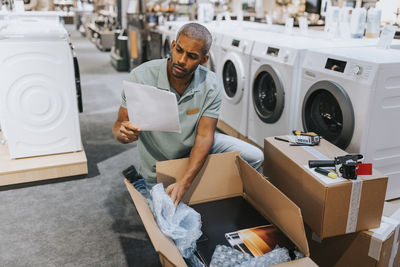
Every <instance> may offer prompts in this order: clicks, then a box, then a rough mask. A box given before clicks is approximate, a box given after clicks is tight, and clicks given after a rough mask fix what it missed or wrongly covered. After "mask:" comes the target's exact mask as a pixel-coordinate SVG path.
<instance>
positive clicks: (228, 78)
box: [222, 53, 246, 104]
mask: <svg viewBox="0 0 400 267" xmlns="http://www.w3.org/2000/svg"><path fill="white" fill-rule="evenodd" d="M222 62H224V64H223V65H222V82H223V84H224V90H225V98H226V99H227V100H228V101H229V102H230V103H232V104H237V103H238V102H239V101H240V99H242V96H243V91H244V85H245V78H246V77H245V74H244V67H243V63H242V61H241V60H240V58H239V56H238V55H237V54H234V53H228V55H226V57H225V59H224V60H223V61H222Z"/></svg>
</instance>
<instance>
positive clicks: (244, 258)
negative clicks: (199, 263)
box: [210, 245, 302, 267]
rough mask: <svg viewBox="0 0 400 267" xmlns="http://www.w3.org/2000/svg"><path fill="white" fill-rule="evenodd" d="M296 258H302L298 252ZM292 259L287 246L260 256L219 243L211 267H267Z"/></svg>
mask: <svg viewBox="0 0 400 267" xmlns="http://www.w3.org/2000/svg"><path fill="white" fill-rule="evenodd" d="M295 254H296V259H298V258H301V256H302V254H301V253H300V252H298V254H297V253H296V252H295ZM288 261H291V259H290V256H289V251H288V249H287V248H280V247H276V248H275V249H274V250H272V251H271V252H269V253H266V254H264V255H262V256H259V257H256V258H254V257H252V256H251V255H249V254H247V253H243V252H241V251H238V250H236V249H234V248H231V247H228V246H224V245H218V246H217V247H216V249H215V251H214V254H213V256H212V259H211V263H210V267H250V266H251V267H253V266H254V267H267V266H272V265H276V264H280V263H284V262H288Z"/></svg>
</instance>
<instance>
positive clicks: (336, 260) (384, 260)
mask: <svg viewBox="0 0 400 267" xmlns="http://www.w3.org/2000/svg"><path fill="white" fill-rule="evenodd" d="M383 214H384V216H383V217H382V223H381V225H380V227H379V228H377V229H372V230H367V231H362V232H358V233H353V234H348V235H342V236H336V237H330V238H327V239H324V240H322V241H321V242H320V241H318V240H316V239H315V238H313V235H312V233H311V231H310V230H307V239H308V243H309V245H310V252H311V258H312V259H313V260H314V261H315V262H316V263H317V264H318V265H320V266H335V267H339V266H363V267H386V266H389V267H392V266H399V265H400V253H399V244H398V240H399V226H400V209H398V208H397V207H393V204H390V203H385V207H384V210H383Z"/></svg>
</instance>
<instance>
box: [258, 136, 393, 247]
mask: <svg viewBox="0 0 400 267" xmlns="http://www.w3.org/2000/svg"><path fill="white" fill-rule="evenodd" d="M282 138H285V139H288V138H289V137H288V136H283V137H282ZM346 154H347V153H346V152H345V151H343V150H341V149H340V148H338V147H336V146H334V145H332V144H331V143H329V142H328V141H326V140H324V139H323V140H321V143H320V145H318V146H313V147H310V146H290V145H289V143H286V142H282V141H279V140H276V139H274V138H273V137H270V138H266V139H265V142H264V174H265V175H266V176H267V177H269V179H270V181H271V182H272V184H274V185H275V186H276V187H277V188H278V189H279V190H281V191H282V192H283V193H284V194H285V195H286V196H288V197H289V198H290V199H291V200H292V201H293V202H294V203H296V205H298V206H299V207H300V209H301V212H302V214H303V217H304V222H305V223H306V224H307V225H308V226H309V227H310V228H311V229H312V231H314V232H315V233H316V234H317V235H318V236H319V237H320V238H321V239H323V238H326V237H331V236H337V235H343V234H346V233H353V232H357V231H361V230H367V229H372V228H376V227H378V226H379V224H380V221H381V216H382V210H383V203H384V201H385V194H386V186H387V180H388V178H387V177H385V176H383V175H382V174H381V173H380V172H378V171H377V170H375V169H374V170H373V174H372V175H367V176H358V179H357V180H347V179H342V178H337V179H331V178H328V177H326V176H323V175H320V174H317V173H316V172H314V171H313V170H310V169H309V168H308V161H309V160H317V159H333V158H334V157H336V156H342V155H346Z"/></svg>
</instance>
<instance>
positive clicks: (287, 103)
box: [247, 36, 304, 147]
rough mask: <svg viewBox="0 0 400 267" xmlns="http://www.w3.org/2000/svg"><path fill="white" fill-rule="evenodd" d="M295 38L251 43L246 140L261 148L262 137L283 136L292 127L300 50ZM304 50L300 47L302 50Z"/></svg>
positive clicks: (300, 56)
mask: <svg viewBox="0 0 400 267" xmlns="http://www.w3.org/2000/svg"><path fill="white" fill-rule="evenodd" d="M295 39H298V38H294V37H291V38H288V37H287V36H286V37H285V36H281V37H280V39H279V38H276V39H275V40H270V41H265V40H257V41H255V43H254V47H253V50H252V53H251V54H252V58H251V67H250V75H249V79H250V84H249V104H248V132H247V134H248V138H249V139H250V140H252V141H253V142H255V143H256V144H257V145H259V146H261V147H263V146H264V138H265V137H269V136H276V135H282V134H287V133H289V131H290V130H291V129H292V127H291V126H292V125H293V122H292V120H293V117H294V114H292V113H293V108H294V107H295V106H296V91H295V89H296V85H297V84H298V81H297V80H298V76H299V75H298V74H297V73H298V69H299V67H300V64H301V61H302V56H303V55H302V54H303V53H304V51H303V50H302V49H301V48H299V49H297V48H294V47H296V46H297V44H296V42H295ZM303 49H304V48H303Z"/></svg>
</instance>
